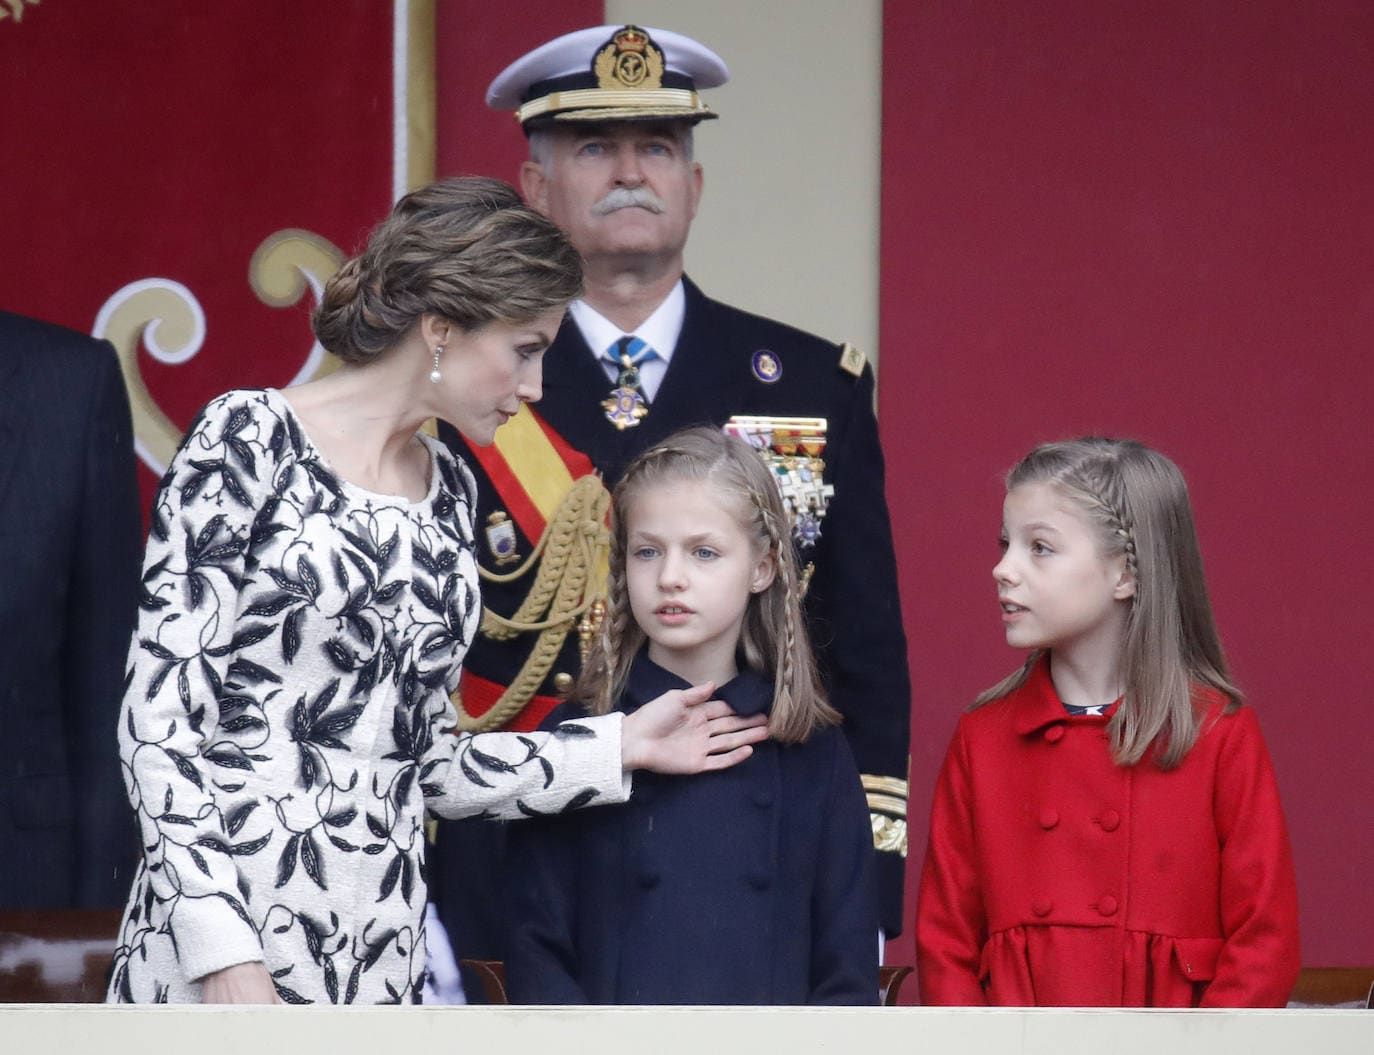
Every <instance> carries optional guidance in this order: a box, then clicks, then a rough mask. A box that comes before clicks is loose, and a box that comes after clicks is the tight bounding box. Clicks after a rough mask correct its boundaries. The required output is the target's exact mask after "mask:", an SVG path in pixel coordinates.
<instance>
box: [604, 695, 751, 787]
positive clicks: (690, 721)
mask: <svg viewBox="0 0 1374 1055" xmlns="http://www.w3.org/2000/svg"><path fill="white" fill-rule="evenodd" d="M713 691H715V686H714V685H712V684H711V683H710V682H707V683H706V684H704V685H693V686H692V687H691V688H690V689H670V690H669V691H668V692H665V693H664V694H663V695H662V696H660V697H659V698H658V699H656V700H653V701H651V702H649V703H646V704H645V705H644V706H643V707H641V708H640V709H639V710H637V711H635V713H634V714H629V715H626V716H625V722H624V724H623V725H622V727H621V733H620V762H621V765H622V766H623V767H624V768H625V769H626V770H627V771H628V770H631V769H651V770H653V771H654V772H655V773H705V772H708V771H710V770H714V769H728V768H729V767H730V766H733V765H737V764H738V763H740V762H743V761H744V760H745V759H746V758H748V757H749V756H750V755H751V754H753V753H754V749H753V748H752V747H750V746H749V745H750V744H756V743H758V742H759V741H760V740H766V739H767V738H768V717H767V716H766V715H762V714H756V715H754V716H752V717H750V718H741V717H740V716H739V715H737V714H736V713H735V712H734V711H732V710H731V709H730V705H729V704H727V703H725V702H724V701H722V700H712V699H711V698H710V697H711V693H712V692H713Z"/></svg>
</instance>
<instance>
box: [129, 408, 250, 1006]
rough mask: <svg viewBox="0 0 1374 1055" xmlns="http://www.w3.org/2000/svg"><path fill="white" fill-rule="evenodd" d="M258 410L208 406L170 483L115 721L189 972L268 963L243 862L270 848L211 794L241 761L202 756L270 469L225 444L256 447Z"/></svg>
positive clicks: (153, 890)
mask: <svg viewBox="0 0 1374 1055" xmlns="http://www.w3.org/2000/svg"><path fill="white" fill-rule="evenodd" d="M251 418H252V415H251V412H250V411H249V409H248V401H247V398H246V397H236V398H230V397H226V398H224V399H221V400H218V401H216V402H214V403H212V404H211V405H210V406H209V407H207V408H206V411H205V412H204V413H203V415H202V416H201V418H200V419H199V420H198V421H197V422H196V423H195V425H194V426H193V428H192V430H191V432H190V433H189V434H188V436H187V437H186V440H185V441H184V443H183V444H182V446H181V448H180V450H179V451H178V452H177V454H176V456H175V457H174V459H173V461H172V465H171V467H170V468H169V469H168V472H167V474H166V476H165V477H164V479H163V481H162V485H161V487H160V489H159V492H158V496H157V499H156V501H155V503H154V507H153V514H152V530H151V534H150V537H149V540H148V546H147V551H146V555H145V563H144V572H143V578H142V587H141V590H140V594H141V600H140V604H139V612H138V621H137V625H136V628H135V631H134V638H133V643H132V646H131V648H130V653H129V661H128V663H129V670H128V674H127V676H126V688H125V691H124V700H123V706H122V710H121V713H120V719H119V729H118V735H119V748H120V756H121V760H122V764H123V771H124V780H125V784H126V786H127V788H128V792H129V799H130V801H131V803H132V804H133V807H134V810H135V812H136V814H137V820H138V825H139V828H140V832H141V835H142V842H143V849H144V855H145V858H146V860H147V866H148V884H149V891H148V902H149V904H151V903H152V901H153V900H156V901H158V902H161V903H162V904H163V905H164V906H166V911H167V916H168V919H169V920H170V924H171V928H172V933H173V935H174V936H175V939H176V947H177V952H178V957H179V960H180V964H181V967H182V970H183V971H184V972H185V975H186V977H187V978H188V979H196V978H200V977H202V976H205V975H207V974H209V973H210V972H213V971H217V970H219V969H221V968H223V967H227V966H230V965H233V964H241V963H245V962H248V961H253V960H261V959H262V946H261V942H260V941H259V938H258V933H257V930H256V928H255V926H254V925H253V923H252V921H251V919H250V917H249V914H248V912H247V909H246V905H245V897H246V895H245V894H244V893H243V891H242V890H241V889H240V882H239V870H238V867H237V865H236V860H237V858H238V857H239V856H242V855H249V854H254V853H258V852H260V851H262V850H263V849H264V847H263V846H262V845H258V844H257V843H256V842H253V841H250V840H245V839H242V838H239V837H236V835H235V834H234V833H235V832H236V830H237V829H236V828H235V826H234V824H233V823H230V822H227V821H226V818H225V817H224V816H223V815H222V813H221V809H220V806H219V804H218V802H217V792H218V791H219V790H221V789H224V788H232V787H234V786H235V785H241V784H242V780H243V772H244V766H243V764H239V765H238V766H237V767H236V768H235V767H231V768H224V767H222V766H220V765H217V764H214V763H212V762H211V761H210V760H209V759H207V757H206V751H207V750H209V749H210V748H211V745H212V744H213V743H214V741H215V738H216V734H217V731H218V729H219V726H220V718H221V709H220V707H221V704H220V700H221V690H222V689H223V687H224V685H225V683H226V681H232V677H231V675H230V671H229V666H230V656H231V654H232V652H233V651H234V649H235V647H236V641H237V638H236V628H235V615H236V610H237V602H238V593H239V587H240V583H241V581H242V578H243V574H244V559H245V552H246V550H247V547H248V544H249V535H250V526H251V524H252V522H253V517H254V508H253V502H254V497H255V494H256V491H257V489H259V488H262V487H266V486H269V485H268V484H267V483H266V482H265V481H266V480H267V479H268V478H270V474H269V473H266V472H264V471H262V467H261V466H255V467H254V473H250V472H249V471H248V470H247V468H246V467H245V466H244V465H243V464H241V459H240V458H239V456H238V455H237V454H234V453H231V451H230V446H231V442H230V441H231V440H232V441H234V443H233V445H234V446H237V445H238V444H240V443H242V444H249V441H250V439H251V436H247V435H244V430H245V429H246V428H248V427H249V426H250V425H251ZM250 447H251V445H250V446H249V447H243V448H240V449H243V450H248V449H250ZM254 474H256V476H255V475H254ZM262 841H263V842H264V843H265V842H266V840H265V839H264V840H262ZM144 909H145V913H146V910H147V906H145V907H144Z"/></svg>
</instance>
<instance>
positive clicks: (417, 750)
mask: <svg viewBox="0 0 1374 1055" xmlns="http://www.w3.org/2000/svg"><path fill="white" fill-rule="evenodd" d="M580 285H581V268H580V265H579V262H578V258H577V254H576V252H575V251H574V250H573V249H572V247H571V246H570V245H569V243H568V242H567V240H566V238H565V237H564V236H563V235H562V233H561V232H560V231H558V229H557V228H556V227H554V226H553V225H552V224H551V223H549V221H547V220H545V219H544V218H543V217H541V216H539V215H538V214H537V213H534V212H532V211H531V210H529V209H527V208H525V207H524V206H523V205H522V204H521V203H520V200H519V199H518V197H517V196H516V195H515V192H514V191H513V190H511V188H510V187H508V186H507V185H505V184H503V183H499V182H497V181H492V180H475V179H467V180H448V181H444V182H441V183H437V184H434V185H432V186H430V187H427V188H425V189H423V190H420V191H416V192H415V193H413V194H410V195H408V196H406V197H405V198H403V199H402V200H401V201H400V202H399V203H397V205H396V207H395V209H394V210H393V212H392V214H391V216H390V217H389V218H388V219H387V220H386V221H384V222H383V223H382V224H381V225H380V226H379V227H378V228H377V230H376V231H375V232H373V235H372V237H371V239H370V240H369V243H368V246H367V249H366V250H365V251H364V253H363V254H362V255H361V256H359V257H357V258H355V259H353V260H350V261H349V262H348V263H346V264H345V265H344V266H343V268H342V269H341V270H340V271H339V272H338V274H336V275H335V276H334V278H332V279H331V280H330V282H329V284H328V286H327V287H326V290H325V293H324V297H323V300H322V303H321V306H320V308H319V310H318V312H317V313H316V317H315V320H314V321H315V329H316V333H317V334H318V336H319V338H320V341H321V343H322V344H323V345H324V346H325V347H326V348H328V349H329V350H330V351H332V352H334V353H335V354H336V355H337V356H338V357H339V359H341V360H342V361H343V365H342V366H341V367H340V369H338V370H337V371H336V372H334V373H332V374H330V375H328V376H327V377H325V378H322V379H320V380H318V381H314V382H312V383H310V384H307V385H303V386H301V387H299V388H293V389H290V390H288V391H286V392H278V391H275V390H272V389H267V390H239V391H234V392H230V393H228V394H226V395H224V396H221V397H220V398H218V399H216V400H213V401H212V402H211V403H210V404H209V405H208V406H207V407H206V408H205V410H204V411H203V412H202V414H201V416H200V417H199V419H198V420H197V421H196V422H195V423H194V425H193V426H192V427H191V429H190V431H189V432H188V434H187V437H186V440H185V442H184V443H183V445H182V447H181V450H180V451H179V452H178V453H177V455H176V457H175V458H174V459H173V462H172V464H171V466H170V467H169V468H168V470H167V474H166V476H165V477H164V479H163V480H162V484H161V487H160V489H159V493H158V497H157V499H156V502H155V504H154V508H153V516H152V531H151V537H150V539H149V543H148V551H147V556H146V561H145V570H144V574H143V591H142V598H141V603H140V613H139V624H138V628H137V630H136V632H135V637H134V642H133V644H132V646H131V649H130V657H129V673H128V676H127V679H126V682H127V684H126V690H125V701H124V708H123V711H122V713H121V717H120V724H119V738H120V749H121V754H122V758H123V765H124V775H125V781H126V784H127V786H128V789H129V795H130V800H131V802H132V803H133V806H134V809H135V811H136V813H137V816H138V822H139V826H140V831H141V834H142V840H143V850H144V859H143V863H142V865H141V867H140V869H139V872H138V875H137V877H136V879H135V882H134V888H133V891H132V893H131V895H130V900H129V906H128V909H127V911H126V913H125V918H124V923H123V925H122V927H121V932H120V939H119V946H118V949H117V950H116V955H115V963H114V972H113V975H112V978H111V983H110V994H109V999H111V1000H114V1001H121V1002H130V1001H138V1002H144V1001H173V1002H190V1001H197V1000H199V1001H204V1002H207V1003H211V1002H232V1003H239V1002H244V1003H263V1002H275V1001H279V1000H280V1001H286V1002H289V1003H308V1002H325V1003H328V1002H332V1003H353V1002H399V1001H407V1000H414V999H418V991H419V989H420V986H421V981H422V975H423V971H424V963H425V948H424V946H425V932H424V905H425V885H424V878H423V867H424V845H425V844H424V815H425V810H426V808H428V809H429V810H432V811H433V812H435V813H439V814H443V815H445V816H469V815H488V816H501V817H520V816H525V815H532V814H538V813H547V812H554V811H558V810H563V809H569V808H575V807H578V806H583V805H588V804H595V803H602V802H616V801H623V799H624V798H625V796H626V795H627V794H628V793H629V780H628V777H627V775H626V774H628V772H629V771H630V770H632V769H635V768H652V769H657V770H660V771H663V772H695V771H699V770H708V769H718V768H723V767H725V766H728V765H731V764H734V763H735V762H738V761H742V760H743V759H744V758H745V757H747V756H748V754H749V752H750V750H751V749H750V747H749V746H748V745H749V744H750V743H753V742H757V741H758V740H760V739H762V738H763V737H764V736H765V735H766V729H765V728H763V727H762V726H761V725H760V724H759V722H758V720H757V719H753V720H746V719H741V718H738V717H736V716H734V715H733V714H732V713H730V712H729V710H728V708H726V707H725V705H724V704H722V703H719V702H718V701H710V702H705V701H706V700H707V696H708V695H709V691H710V687H709V686H699V687H697V688H696V689H694V690H691V691H687V692H677V693H669V694H668V695H666V696H665V697H662V698H661V699H660V700H658V701H656V702H655V704H653V705H651V706H650V707H647V708H644V709H643V710H641V711H639V712H637V714H636V715H634V716H631V717H628V718H624V719H623V720H622V716H620V715H618V714H614V715H607V716H605V717H601V718H595V719H589V720H585V721H580V722H576V723H568V724H567V725H565V726H563V727H561V728H560V729H558V730H556V731H555V732H553V733H552V734H545V733H537V734H535V733H532V734H529V735H518V734H513V733H511V734H507V733H491V734H484V735H479V736H475V737H473V736H465V735H463V736H460V735H453V734H452V732H451V730H452V728H453V726H454V725H455V714H454V710H453V707H452V704H451V703H450V701H449V699H448V693H449V691H451V690H452V689H453V688H454V686H455V685H456V684H457V680H458V673H459V667H460V663H461V661H462V657H463V654H464V652H465V650H466V647H467V644H468V642H469V641H470V640H471V638H472V635H473V634H474V633H476V631H477V627H478V623H479V620H480V616H481V603H480V600H479V596H478V583H477V568H476V564H475V561H474V555H473V505H474V497H473V490H474V486H473V482H472V478H471V475H470V474H469V473H468V471H467V469H466V467H465V466H463V465H462V463H461V462H459V461H456V460H455V459H454V458H453V456H452V455H451V454H450V453H449V452H448V451H447V450H446V448H444V447H443V445H442V444H439V443H438V442H436V441H434V440H432V439H430V438H429V437H427V436H425V435H423V434H422V433H420V431H419V429H420V427H421V425H422V424H423V423H424V422H425V421H426V420H427V419H429V418H431V417H442V418H444V419H445V420H447V421H449V422H450V423H452V424H453V425H454V426H455V427H456V428H458V429H459V430H460V431H461V432H462V433H463V434H464V435H465V436H467V437H468V439H470V440H472V441H473V442H475V443H479V444H488V443H491V442H492V439H493V436H494V434H495V431H496V429H497V427H498V426H499V425H500V424H501V423H502V422H504V421H505V420H506V419H508V418H509V417H510V416H511V415H513V414H514V413H515V412H516V411H517V410H518V409H519V407H520V404H521V403H522V402H525V401H530V400H535V399H538V398H539V395H540V358H541V356H542V355H543V352H544V349H545V348H546V347H547V346H548V345H549V343H550V342H551V341H552V340H553V337H554V334H555V333H556V331H557V329H558V325H559V322H560V320H561V318H562V314H563V309H564V307H565V305H566V304H567V302H568V301H569V300H571V299H572V298H573V297H574V296H576V295H577V293H578V292H579V289H580Z"/></svg>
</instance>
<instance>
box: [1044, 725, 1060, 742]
mask: <svg viewBox="0 0 1374 1055" xmlns="http://www.w3.org/2000/svg"><path fill="white" fill-rule="evenodd" d="M1062 739H1064V727H1063V726H1062V725H1052V726H1050V727H1049V728H1048V729H1046V730H1045V742H1046V743H1051V744H1057V743H1059V741H1060V740H1062Z"/></svg>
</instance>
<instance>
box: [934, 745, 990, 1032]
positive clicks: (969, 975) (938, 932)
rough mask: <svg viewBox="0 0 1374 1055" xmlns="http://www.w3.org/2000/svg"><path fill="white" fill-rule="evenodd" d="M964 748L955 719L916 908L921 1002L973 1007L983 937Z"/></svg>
mask: <svg viewBox="0 0 1374 1055" xmlns="http://www.w3.org/2000/svg"><path fill="white" fill-rule="evenodd" d="M970 774H971V769H970V761H969V757H968V745H967V742H966V741H965V739H964V725H963V723H962V722H961V723H960V725H959V728H958V730H957V731H956V732H955V734H954V739H953V741H952V742H951V743H950V746H949V751H948V753H947V754H946V755H945V761H944V765H943V766H942V767H941V769H940V776H939V779H938V781H937V783H936V785H935V799H934V802H933V804H932V806H931V811H930V841H929V843H928V844H927V847H926V858H925V866H924V868H923V869H922V872H921V891H920V895H919V898H918V901H917V906H916V964H917V970H918V974H919V977H920V981H921V1002H922V1003H923V1004H928V1005H952V1006H964V1007H968V1006H981V1005H984V1004H986V1003H987V1002H988V1001H987V996H986V995H985V994H984V992H983V987H982V985H981V984H980V983H979V980H978V964H979V958H980V956H981V954H982V948H983V943H984V942H985V941H986V940H987V916H986V911H985V909H984V906H983V896H982V890H981V886H980V883H979V875H978V866H977V857H976V845H975V839H976V834H975V827H974V824H975V818H974V817H973V816H972V815H971V813H970V805H971V803H972V801H973V797H972V792H971V788H970Z"/></svg>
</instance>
